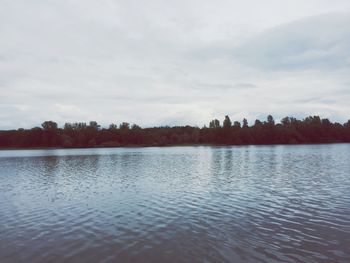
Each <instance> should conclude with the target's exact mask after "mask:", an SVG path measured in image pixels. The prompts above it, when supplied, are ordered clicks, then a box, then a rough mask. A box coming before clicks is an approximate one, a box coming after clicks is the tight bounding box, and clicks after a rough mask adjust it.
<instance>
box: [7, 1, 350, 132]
mask: <svg viewBox="0 0 350 263" xmlns="http://www.w3.org/2000/svg"><path fill="white" fill-rule="evenodd" d="M338 11H343V13H336V14H334V13H333V12H338ZM329 12H332V13H329ZM345 12H350V2H349V1H344V0H334V1H326V0H310V1H301V0H295V1H280V0H278V1H277V0H268V1H257V0H248V1H245V2H244V3H243V2H242V1H228V0H227V1H226V0H224V1H222V2H220V5H219V4H218V3H217V1H209V0H207V1H197V0H191V1H184V0H179V1H176V2H169V1H164V0H155V1H112V0H102V1H98V2H96V1H92V0H85V1H82V0H81V1H77V0H76V1H73V0H71V1H70V0H66V1H53V0H52V1H39V0H34V1H20V0H11V1H7V0H3V1H1V2H0V35H1V41H0V109H1V113H0V129H6V128H17V127H20V126H23V127H31V126H34V125H40V123H41V122H42V121H43V120H47V119H52V120H56V121H58V122H60V124H61V125H62V124H63V122H64V121H74V120H76V121H88V120H97V121H98V122H100V123H102V124H103V125H107V124H108V123H111V122H117V123H120V122H122V121H130V122H136V123H138V124H141V125H143V126H152V125H166V124H169V125H173V124H191V125H200V126H201V125H203V124H205V123H207V122H208V121H209V120H210V119H211V118H222V117H223V116H224V115H225V114H230V115H231V116H232V117H233V118H237V119H242V118H243V117H244V116H246V117H248V118H249V120H250V121H251V122H252V121H253V120H254V119H255V118H257V117H261V116H266V115H267V114H269V113H273V114H274V115H275V116H276V118H279V117H282V116H284V115H296V116H297V117H303V116H305V115H306V114H322V115H324V116H327V117H330V118H332V119H335V120H340V121H345V120H346V119H347V118H349V116H347V114H348V109H349V107H348V106H347V101H348V100H349V83H350V77H349V76H350V74H349V73H350V72H349V57H350V56H349V49H348V46H349V44H350V43H349V40H350V37H349V32H350V23H349V17H350V16H349V13H345ZM312 99H314V100H312ZM327 99H328V100H327Z"/></svg>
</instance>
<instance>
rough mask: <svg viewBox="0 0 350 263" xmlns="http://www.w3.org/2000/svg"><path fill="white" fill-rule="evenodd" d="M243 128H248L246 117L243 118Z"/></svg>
mask: <svg viewBox="0 0 350 263" xmlns="http://www.w3.org/2000/svg"><path fill="white" fill-rule="evenodd" d="M243 128H248V121H247V119H246V118H244V119H243Z"/></svg>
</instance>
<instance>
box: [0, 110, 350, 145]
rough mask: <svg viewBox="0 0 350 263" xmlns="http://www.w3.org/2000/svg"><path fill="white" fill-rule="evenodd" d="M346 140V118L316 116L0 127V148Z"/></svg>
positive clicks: (348, 129)
mask: <svg viewBox="0 0 350 263" xmlns="http://www.w3.org/2000/svg"><path fill="white" fill-rule="evenodd" d="M340 142H350V120H349V121H348V122H346V123H344V124H340V123H336V122H335V123H332V122H331V121H329V120H328V119H321V118H320V117H319V116H310V117H307V118H305V119H303V120H298V119H296V118H293V117H285V118H283V119H282V120H281V122H280V123H275V121H274V119H273V117H272V116H271V115H269V116H268V117H267V119H266V120H265V121H260V120H256V121H255V123H254V125H251V126H249V125H248V121H247V120H246V119H243V121H242V122H238V121H234V122H232V121H231V120H230V118H229V116H225V119H224V121H223V122H222V124H221V122H220V121H219V120H217V119H214V120H212V121H210V123H209V125H208V126H204V127H202V128H199V127H192V126H176V127H168V126H165V127H154V128H141V127H140V126H138V125H136V124H133V125H130V124H129V123H127V122H123V123H121V124H119V125H116V124H111V125H110V126H109V127H108V128H102V127H101V126H100V125H98V123H97V122H95V121H91V122H90V123H88V124H87V123H83V122H77V123H66V124H64V126H63V127H62V128H60V127H58V124H57V123H56V122H53V121H45V122H43V123H42V125H41V127H34V128H32V129H17V130H6V131H0V147H1V148H34V147H64V148H73V147H119V146H131V145H132V146H165V145H188V144H218V145H220V144H221V145H247V144H305V143H340Z"/></svg>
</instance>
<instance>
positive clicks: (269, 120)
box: [267, 115, 275, 125]
mask: <svg viewBox="0 0 350 263" xmlns="http://www.w3.org/2000/svg"><path fill="white" fill-rule="evenodd" d="M267 123H268V124H269V125H275V120H274V119H273V117H272V116H271V115H268V116H267Z"/></svg>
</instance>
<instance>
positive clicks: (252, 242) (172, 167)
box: [0, 144, 350, 263]
mask: <svg viewBox="0 0 350 263" xmlns="http://www.w3.org/2000/svg"><path fill="white" fill-rule="evenodd" d="M0 262H1V263H6V262H45V263H46V262H84V263H87V262H93V263H95V262H269V263H270V262H327V263H329V262H344V263H345V262H350V145H349V144H339V145H309V146H301V145H299V146H261V147H256V146H246V147H169V148H127V149H75V150H25V151H0Z"/></svg>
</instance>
